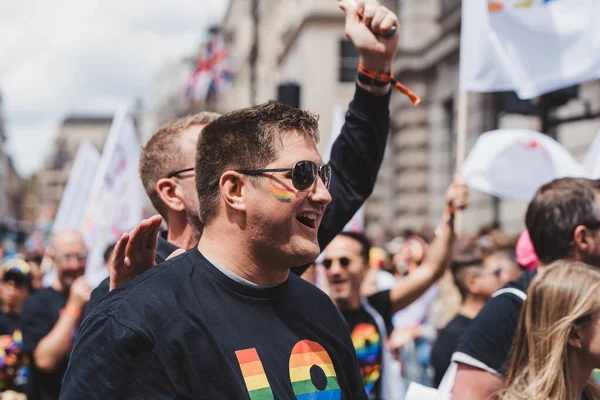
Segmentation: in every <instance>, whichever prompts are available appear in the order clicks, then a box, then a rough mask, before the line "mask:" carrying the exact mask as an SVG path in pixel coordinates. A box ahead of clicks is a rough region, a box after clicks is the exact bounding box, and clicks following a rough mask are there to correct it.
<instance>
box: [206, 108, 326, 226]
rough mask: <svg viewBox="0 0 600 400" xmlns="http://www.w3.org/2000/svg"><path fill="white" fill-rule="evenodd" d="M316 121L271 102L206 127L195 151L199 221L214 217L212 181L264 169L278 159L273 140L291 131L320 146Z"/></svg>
mask: <svg viewBox="0 0 600 400" xmlns="http://www.w3.org/2000/svg"><path fill="white" fill-rule="evenodd" d="M318 121H319V120H318V117H317V116H316V115H314V114H311V113H309V112H307V111H303V110H299V109H297V108H294V107H290V106H287V105H284V104H281V103H278V102H276V101H274V100H271V101H268V102H266V103H263V104H260V105H257V106H253V107H248V108H242V109H240V110H236V111H232V112H230V113H227V114H225V115H223V116H221V117H219V118H218V119H217V120H215V121H213V122H211V123H210V124H208V125H206V127H204V129H203V131H202V136H201V137H200V138H199V139H198V145H197V147H196V190H197V191H198V200H199V203H200V220H201V221H202V222H203V223H204V224H206V223H207V222H208V221H209V220H210V219H211V218H213V217H215V216H216V215H217V210H218V195H219V186H218V185H211V184H210V183H211V182H213V181H214V180H215V179H219V177H220V176H221V175H222V174H223V173H224V172H225V171H228V170H232V169H257V168H263V167H264V166H266V165H267V164H269V163H270V162H272V161H273V160H275V158H276V157H277V147H276V145H275V139H276V138H281V135H283V134H285V133H290V132H293V131H297V132H300V133H302V134H304V135H306V136H308V137H310V138H311V139H312V140H313V141H314V142H315V143H318V142H319V129H318V125H319V124H318Z"/></svg>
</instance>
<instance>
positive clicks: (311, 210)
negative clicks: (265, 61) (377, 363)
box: [61, 8, 398, 399]
mask: <svg viewBox="0 0 600 400" xmlns="http://www.w3.org/2000/svg"><path fill="white" fill-rule="evenodd" d="M377 11H379V12H380V13H383V14H384V15H385V18H384V19H383V21H381V23H385V24H388V23H389V25H382V26H380V25H379V24H377V23H374V24H373V25H374V26H375V27H376V28H377V29H376V31H377V32H379V33H381V34H382V36H381V37H377V36H375V35H374V34H373V33H372V32H371V31H370V30H369V29H368V28H366V27H365V26H364V25H360V26H358V25H359V24H361V22H360V21H359V19H358V16H356V14H355V15H354V17H355V18H352V19H350V18H348V19H347V21H348V23H349V26H347V32H348V34H349V36H350V37H351V39H352V40H353V41H355V42H356V41H357V40H358V43H359V44H360V43H368V42H377V43H378V45H377V47H378V48H379V49H384V50H381V51H383V53H384V54H379V57H381V59H388V57H390V58H389V60H391V58H392V57H393V54H394V53H395V51H396V48H397V44H398V38H397V36H393V37H391V38H388V37H387V36H389V33H391V31H392V29H394V28H395V27H396V26H397V19H396V17H395V15H394V14H393V13H391V12H389V11H388V10H387V9H384V8H380V9H379V8H377ZM386 21H387V22H386ZM365 36H366V37H365ZM372 67H373V68H375V66H372ZM388 90H389V88H388ZM317 140H318V123H317V120H316V118H315V117H314V116H312V115H311V114H309V113H307V112H305V111H301V110H298V109H295V108H293V107H289V106H285V105H282V104H278V103H276V102H273V101H271V102H267V103H265V104H262V105H259V106H255V107H251V108H247V109H242V110H238V111H234V112H231V113H229V114H225V115H223V116H221V117H220V118H218V119H217V120H215V121H213V122H212V123H210V124H208V125H207V126H206V127H205V128H204V130H203V133H202V135H200V137H199V138H198V144H197V151H196V166H195V171H196V189H197V191H198V200H199V209H200V213H199V215H200V220H201V221H202V222H203V223H204V229H203V233H202V236H201V238H200V242H199V244H198V247H197V248H194V249H192V250H189V251H188V252H187V253H185V254H184V255H181V256H178V257H175V258H173V259H171V260H169V261H166V262H165V263H163V264H161V265H159V266H157V267H155V268H153V269H150V270H148V271H146V272H145V273H143V274H142V275H139V276H137V277H135V278H133V279H131V280H129V281H128V282H126V283H125V284H122V285H120V286H119V287H118V288H117V289H116V290H114V291H112V292H111V293H110V294H109V295H107V296H106V297H105V298H104V299H103V300H102V301H101V302H100V303H99V304H98V305H97V306H96V307H95V308H94V309H93V310H92V312H91V313H90V315H89V316H88V318H86V319H85V320H84V323H83V325H82V327H81V330H80V333H79V335H78V337H77V342H76V344H75V347H74V350H73V354H72V357H71V361H70V364H69V368H68V370H67V373H66V375H65V380H64V386H63V392H62V394H61V398H63V399H81V398H83V397H86V398H97V399H112V398H129V399H136V398H140V399H141V398H178V399H192V398H193V399H201V398H205V399H240V398H241V399H244V398H245V399H247V398H252V399H269V398H270V399H289V398H314V399H318V398H322V399H366V396H365V392H364V387H363V385H362V379H361V376H360V371H359V369H358V364H357V361H356V355H355V353H354V349H353V347H352V342H351V339H350V335H349V333H348V329H347V326H346V324H345V322H344V321H343V319H342V318H341V315H340V314H339V312H338V311H337V309H336V308H335V306H334V305H333V304H332V303H331V301H330V300H329V299H328V298H327V296H326V295H324V294H323V293H322V292H320V291H319V289H317V288H315V287H314V286H313V285H311V284H310V283H308V282H305V281H304V280H302V279H301V278H299V277H297V276H296V275H294V274H290V270H291V268H292V267H294V266H297V265H305V264H309V263H311V262H312V261H313V260H314V259H315V258H316V257H317V255H318V254H319V251H320V248H319V243H318V240H319V235H318V233H317V232H318V227H319V225H320V223H321V221H322V218H323V214H324V212H325V207H326V206H327V204H328V203H330V202H331V196H330V194H329V192H328V191H327V187H328V186H329V183H330V182H331V179H332V171H331V169H332V166H330V165H322V159H321V157H320V155H319V153H318V151H317V148H316V142H317Z"/></svg>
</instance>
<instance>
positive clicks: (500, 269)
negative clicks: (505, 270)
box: [479, 267, 502, 278]
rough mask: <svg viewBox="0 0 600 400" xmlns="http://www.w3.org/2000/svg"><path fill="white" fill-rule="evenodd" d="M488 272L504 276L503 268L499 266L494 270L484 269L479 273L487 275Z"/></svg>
mask: <svg viewBox="0 0 600 400" xmlns="http://www.w3.org/2000/svg"><path fill="white" fill-rule="evenodd" d="M487 274H491V275H494V276H495V277H496V278H500V276H502V268H500V267H498V268H496V269H495V270H493V271H482V272H480V273H479V275H480V276H481V275H487Z"/></svg>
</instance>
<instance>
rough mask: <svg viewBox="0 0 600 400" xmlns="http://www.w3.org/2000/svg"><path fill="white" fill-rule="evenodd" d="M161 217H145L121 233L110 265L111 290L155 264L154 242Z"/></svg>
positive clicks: (155, 241)
mask: <svg viewBox="0 0 600 400" xmlns="http://www.w3.org/2000/svg"><path fill="white" fill-rule="evenodd" d="M161 223H162V218H161V217H160V216H159V215H155V216H153V217H151V218H148V219H145V220H143V221H142V222H140V223H139V224H138V226H136V227H135V228H134V229H133V230H132V231H131V232H129V233H124V234H123V235H121V237H120V238H119V240H118V241H117V244H116V245H115V251H114V253H113V259H112V262H111V265H110V271H109V275H110V287H109V290H113V289H115V288H117V287H119V286H120V285H122V284H123V283H124V282H126V281H128V280H129V279H131V278H134V277H136V276H137V275H140V274H141V273H142V272H144V271H146V270H147V269H149V268H151V267H153V266H154V265H156V261H155V257H156V243H157V237H158V231H159V230H160V224H161Z"/></svg>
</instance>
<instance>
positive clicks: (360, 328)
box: [342, 290, 393, 399]
mask: <svg viewBox="0 0 600 400" xmlns="http://www.w3.org/2000/svg"><path fill="white" fill-rule="evenodd" d="M367 301H368V303H369V305H370V306H371V307H373V308H374V309H375V310H376V311H377V312H378V313H379V315H381V317H382V318H383V320H384V321H385V323H386V328H387V330H388V331H387V332H386V333H388V334H389V333H390V332H391V331H392V329H393V326H392V315H391V302H390V291H389V290H384V291H381V292H379V293H376V294H374V295H372V296H370V297H367ZM342 315H343V316H344V318H345V319H346V323H347V324H348V327H349V328H350V332H351V333H350V336H351V337H352V343H353V344H354V349H355V350H356V357H357V358H358V365H359V366H360V372H361V373H362V376H363V380H364V384H365V390H366V392H367V394H368V396H369V399H378V398H379V390H380V378H381V370H382V365H381V349H382V347H383V346H385V345H386V344H385V343H384V342H383V340H382V335H381V332H379V329H378V327H377V324H376V323H375V320H374V319H373V317H372V316H371V314H369V313H368V312H367V311H366V310H365V308H364V307H363V306H362V305H361V307H360V308H359V309H358V310H354V311H342Z"/></svg>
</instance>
